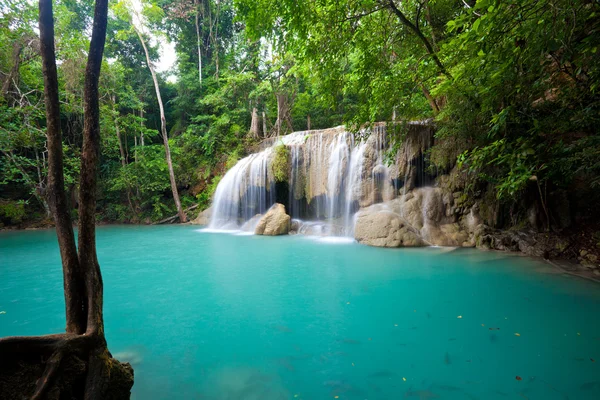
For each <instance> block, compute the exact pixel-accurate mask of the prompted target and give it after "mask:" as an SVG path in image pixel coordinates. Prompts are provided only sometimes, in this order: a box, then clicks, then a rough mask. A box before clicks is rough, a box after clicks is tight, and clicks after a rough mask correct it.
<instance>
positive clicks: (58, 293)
mask: <svg viewBox="0 0 600 400" xmlns="http://www.w3.org/2000/svg"><path fill="white" fill-rule="evenodd" d="M98 251H99V260H100V264H101V267H102V272H103V276H104V283H105V323H106V335H107V339H108V342H109V348H110V349H111V351H112V352H113V354H114V355H116V356H117V357H119V358H120V359H123V360H127V361H130V362H131V363H132V364H133V366H134V369H135V385H134V390H133V393H134V394H133V397H134V398H135V399H138V400H142V399H143V400H146V399H150V400H154V399H175V398H177V399H218V400H225V399H244V400H259V399H264V400H271V399H334V398H339V399H403V398H407V399H434V398H439V399H530V400H533V399H561V400H563V399H598V398H600V319H599V318H598V312H599V310H600V286H598V285H597V284H594V283H591V282H587V281H584V280H581V279H578V278H575V277H570V276H564V275H562V274H558V273H557V271H556V270H554V269H552V268H550V267H549V266H548V265H546V264H544V263H542V262H539V261H535V260H531V259H528V258H525V257H519V256H507V255H504V254H501V253H491V252H490V253H488V252H480V251H477V250H465V249H462V250H455V251H451V250H449V249H441V248H424V249H397V250H390V249H377V248H370V247H366V246H360V245H358V244H354V243H347V242H346V243H344V242H342V243H336V242H335V241H332V240H327V241H318V240H314V239H310V238H306V237H299V236H296V237H276V238H270V237H256V236H236V235H231V234H219V233H209V232H200V231H198V229H197V228H196V227H192V226H161V227H146V226H141V227H123V226H119V227H100V228H99V229H98ZM2 312H4V313H2ZM0 313H1V314H0V337H1V336H9V335H37V334H45V333H56V332H60V331H62V330H63V329H64V323H65V321H64V299H63V293H62V273H61V267H60V256H59V252H58V246H57V242H56V237H55V233H54V231H35V232H0ZM336 396H337V397H336Z"/></svg>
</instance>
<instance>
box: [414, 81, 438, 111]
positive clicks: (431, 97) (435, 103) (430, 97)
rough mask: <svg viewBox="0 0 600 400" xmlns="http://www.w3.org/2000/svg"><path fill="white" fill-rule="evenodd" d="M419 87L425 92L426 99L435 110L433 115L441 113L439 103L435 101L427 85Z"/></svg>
mask: <svg viewBox="0 0 600 400" xmlns="http://www.w3.org/2000/svg"><path fill="white" fill-rule="evenodd" d="M419 86H421V90H422V91H423V95H424V96H425V98H426V99H427V101H428V102H429V105H430V106H431V108H432V110H433V113H434V114H438V113H439V112H440V106H439V105H438V103H437V101H435V99H434V98H433V96H432V95H431V93H430V92H429V90H428V89H427V88H426V87H425V85H423V84H422V83H421V84H419Z"/></svg>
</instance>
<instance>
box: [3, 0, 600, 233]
mask: <svg viewBox="0 0 600 400" xmlns="http://www.w3.org/2000/svg"><path fill="white" fill-rule="evenodd" d="M54 3H55V6H54V12H55V23H56V51H57V59H58V64H59V66H58V73H59V84H60V101H61V124H62V134H63V146H64V154H65V175H66V176H65V178H66V185H67V190H68V193H70V194H71V203H72V206H73V207H72V210H73V211H72V212H73V216H74V217H75V218H76V216H77V205H78V199H77V198H76V193H77V191H76V188H77V185H78V179H79V170H78V168H79V156H80V152H81V142H82V130H83V77H84V69H85V62H86V58H87V54H86V49H87V48H88V47H89V35H90V32H91V23H92V16H93V15H92V14H93V8H92V2H91V1H87V0H80V1H78V0H59V1H55V2H54ZM37 19H38V10H37V4H35V3H33V2H30V1H27V0H6V1H3V2H2V3H1V4H0V84H1V88H0V224H1V225H2V226H15V225H16V226H36V225H44V224H47V223H48V220H49V212H48V205H47V201H46V197H45V193H46V176H47V149H46V134H45V123H46V122H45V117H44V98H43V79H42V67H41V58H40V54H39V35H38V33H39V31H38V29H37V24H38V22H37ZM599 29H600V3H599V2H598V1H595V0H502V1H500V0H478V1H474V0H403V1H399V0H396V1H394V0H343V1H341V0H176V1H168V0H158V1H146V0H136V1H132V0H121V1H111V2H110V10H109V21H108V35H107V45H106V50H105V60H104V63H103V66H102V72H101V76H100V96H101V99H100V101H101V131H102V132H101V134H102V138H101V139H102V150H101V158H100V177H99V183H98V219H99V221H108V222H133V223H140V222H152V221H158V220H161V219H163V218H165V217H168V216H171V215H174V214H175V213H176V212H177V209H176V201H174V198H177V197H180V198H181V207H182V208H183V209H187V208H189V207H191V206H193V205H195V204H199V207H197V208H196V209H195V210H193V211H191V212H190V216H193V215H192V214H193V213H194V212H197V211H200V210H201V209H203V208H205V207H207V206H208V204H209V203H210V198H211V196H212V194H213V192H214V190H215V188H216V185H217V184H218V182H219V180H220V178H221V176H222V175H223V174H224V173H225V171H226V169H227V168H229V167H231V166H232V165H233V164H234V163H235V162H236V161H237V160H239V159H240V158H241V157H242V156H244V155H245V154H247V153H248V152H250V151H252V149H253V148H255V146H256V145H257V144H258V143H259V142H260V141H261V140H262V139H263V138H264V137H272V136H277V135H283V134H286V133H289V132H291V131H298V130H305V129H318V128H327V127H332V126H336V125H340V124H346V125H347V126H348V127H349V128H350V129H355V130H357V131H358V128H359V127H361V126H363V125H364V124H368V123H372V122H376V121H392V120H394V121H401V120H415V119H432V120H433V121H434V123H435V125H436V127H437V133H436V144H435V145H434V146H433V148H432V149H431V150H430V152H429V154H428V155H427V157H428V161H429V162H430V164H431V165H432V166H434V167H436V168H439V169H442V170H449V169H451V168H454V167H456V168H458V169H459V170H460V171H461V172H462V173H463V175H464V179H466V181H467V184H466V186H467V187H468V188H470V189H469V190H471V192H472V194H473V195H474V196H477V195H481V193H479V192H480V190H481V187H483V186H482V185H485V186H484V187H485V188H486V191H487V192H490V193H492V195H493V199H494V201H497V202H500V203H502V204H504V205H506V206H507V207H508V208H511V207H516V208H518V207H517V206H518V205H519V204H521V203H522V202H523V199H530V200H528V201H534V202H536V203H537V204H539V205H540V207H539V209H540V210H541V212H542V213H543V214H545V226H546V229H548V228H549V227H550V225H555V226H559V227H560V225H561V224H560V221H557V219H559V218H560V215H552V210H554V209H556V208H557V204H558V207H559V208H560V201H559V200H560V199H561V198H571V200H572V198H573V197H576V199H575V200H576V201H570V204H576V205H577V209H576V210H573V209H571V210H570V211H569V213H572V214H573V213H577V214H579V215H578V217H582V216H588V218H592V216H593V215H594V213H597V212H598V210H596V208H597V207H595V205H596V204H598V201H599V200H600V195H599V193H600V134H599V128H598V127H599V126H600V95H599V90H600V63H599V61H598V60H599V59H600V51H599V46H600V31H599ZM159 41H163V42H166V41H168V42H171V43H174V44H175V50H176V55H177V59H176V63H175V65H174V67H173V68H172V69H171V70H168V71H162V72H158V73H156V74H155V72H156V68H155V65H154V64H155V63H156V62H157V61H158V59H159ZM148 60H149V61H148ZM155 75H156V84H155V82H154V80H153V77H154V76H155ZM157 89H158V90H157ZM163 106H164V107H163ZM163 108H164V120H163V121H161V120H162V118H161V109H163ZM161 122H162V123H161ZM163 124H164V126H165V128H166V129H164V130H163V129H162V125H163ZM395 140H396V142H397V143H400V142H401V140H402V134H401V130H400V131H399V133H398V135H397V137H396V138H395ZM169 154H170V159H172V169H173V176H174V184H172V182H170V176H169V168H170V167H169V162H168V159H169V157H168V155H169ZM531 199H533V200H531ZM551 199H553V200H552V201H553V202H554V206H551V205H550V204H549V203H550V201H551ZM557 199H559V200H557ZM582 199H583V200H585V201H582ZM557 201H558V203H557ZM565 204H566V203H565ZM571 208H572V206H571ZM523 209H525V208H523ZM517 214H518V213H517ZM515 215H516V214H515ZM513 223H514V224H515V225H516V224H518V220H515V221H513ZM597 240H598V241H599V242H600V238H598V239H597Z"/></svg>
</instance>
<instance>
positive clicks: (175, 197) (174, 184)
mask: <svg viewBox="0 0 600 400" xmlns="http://www.w3.org/2000/svg"><path fill="white" fill-rule="evenodd" d="M132 26H133V29H135V32H136V33H137V35H138V38H140V42H141V43H142V47H143V48H144V52H145V53H146V63H147V64H148V69H149V70H150V74H152V80H153V81H154V89H155V90H156V98H157V99H158V109H159V111H160V131H161V133H162V137H163V143H164V145H165V155H166V158H167V165H168V167H169V180H170V181H171V191H172V192H173V200H175V206H176V207H177V214H179V220H180V221H181V222H187V218H186V216H185V213H184V212H183V209H182V208H181V202H180V201H179V192H178V191H177V182H176V181H175V173H174V172H173V162H172V161H171V149H170V148H169V138H168V136H167V119H166V118H165V108H164V106H163V102H162V98H161V96H160V87H159V86H158V79H157V78H156V73H155V72H154V67H153V66H152V62H151V61H150V54H149V53H148V48H147V47H146V42H145V41H144V38H143V37H142V34H141V33H140V31H138V29H137V28H136V27H135V26H134V25H132Z"/></svg>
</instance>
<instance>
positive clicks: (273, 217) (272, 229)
mask: <svg viewBox="0 0 600 400" xmlns="http://www.w3.org/2000/svg"><path fill="white" fill-rule="evenodd" d="M290 225H291V218H290V216H289V215H287V214H286V212H285V206H284V205H283V204H280V203H275V204H273V205H272V206H271V208H269V211H267V213H266V214H265V215H264V216H263V217H262V218H261V219H260V220H259V221H258V225H256V229H255V230H254V233H255V234H256V235H266V236H276V235H287V234H288V233H289V231H290Z"/></svg>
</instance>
